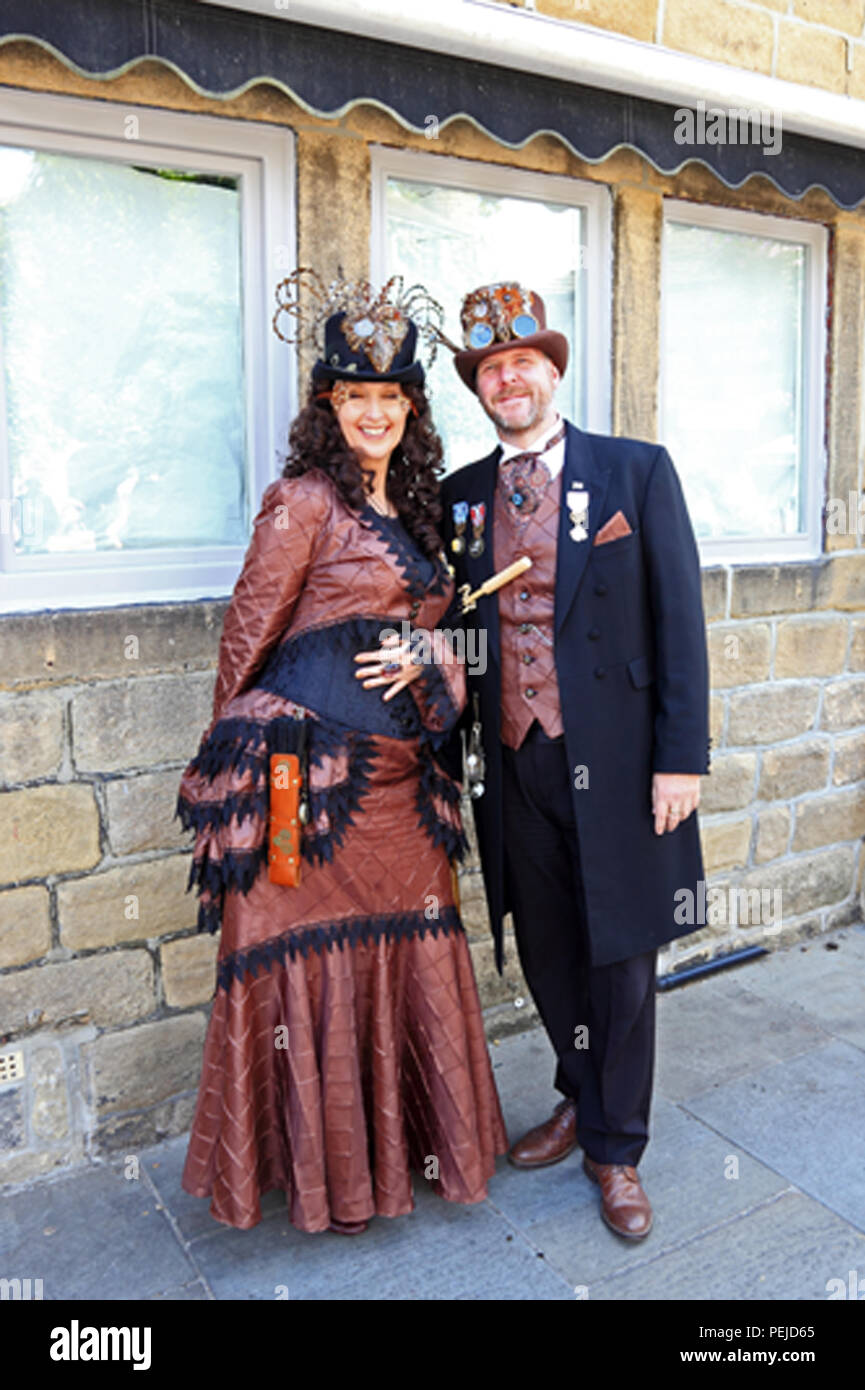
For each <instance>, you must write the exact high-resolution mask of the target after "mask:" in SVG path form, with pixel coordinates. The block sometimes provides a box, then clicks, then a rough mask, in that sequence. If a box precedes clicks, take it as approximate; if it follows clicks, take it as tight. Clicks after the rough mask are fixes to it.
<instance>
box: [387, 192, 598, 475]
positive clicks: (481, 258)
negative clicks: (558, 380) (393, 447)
mask: <svg viewBox="0 0 865 1390" xmlns="http://www.w3.org/2000/svg"><path fill="white" fill-rule="evenodd" d="M386 210H387V232H386V241H387V253H386V254H387V273H388V274H389V275H393V274H400V275H402V276H403V277H404V279H405V282H406V285H411V284H414V283H415V282H418V281H419V282H420V283H421V284H423V285H425V286H426V288H427V289H428V290H429V291H430V293H431V294H432V295H433V297H434V298H435V299H437V300H438V301H439V303H440V304H441V305H442V307H443V308H444V310H445V314H446V320H445V324H444V332H445V333H446V334H447V336H448V337H449V338H450V339H451V340H452V341H453V342H455V343H459V344H460V346H462V341H463V340H462V330H461V328H460V321H459V311H460V305H461V303H462V300H463V297H464V296H465V295H466V294H467V293H468V292H469V290H473V289H476V288H477V287H478V286H479V285H485V284H490V283H492V282H493V281H497V280H517V281H519V282H520V284H522V285H523V286H524V288H525V289H527V290H534V291H535V293H536V294H539V295H540V296H541V298H542V299H543V301H544V304H545V306H546V311H547V326H548V327H549V328H556V329H558V330H559V331H560V332H562V333H564V334H565V336H566V337H567V339H568V342H569V343H570V345H571V358H570V361H569V363H568V370H567V372H566V373H565V376H564V379H563V381H562V384H561V386H560V387H559V389H558V392H557V395H556V402H557V405H558V408H559V410H560V412H561V413H562V415H564V416H565V417H566V418H567V419H570V420H573V421H574V423H575V424H577V425H584V420H585V409H586V400H585V397H586V392H585V381H584V361H585V294H584V287H583V283H582V277H581V271H580V266H581V259H582V257H581V244H582V243H583V242H584V240H585V236H584V229H583V217H584V215H585V214H584V213H583V210H582V209H581V208H579V207H572V206H568V205H567V204H564V203H544V202H539V201H536V200H533V199H528V198H506V197H499V196H498V195H492V194H488V193H476V192H472V191H470V190H466V189H462V188H451V187H445V186H439V185H437V184H429V183H420V182H413V181H411V180H407V179H402V178H394V177H390V178H388V180H387V199H386ZM427 384H428V389H429V391H430V395H431V401H432V409H433V417H434V419H435V423H436V427H437V428H438V430H439V433H440V434H441V436H442V439H443V440H444V444H445V460H446V463H447V469H448V472H453V470H454V469H455V468H459V467H461V466H462V465H463V464H465V463H470V462H472V460H474V459H477V458H481V457H482V456H483V455H485V454H488V453H489V452H490V450H491V449H492V448H493V446H494V445H495V443H496V435H495V431H494V429H493V425H492V423H491V421H489V420H488V419H487V417H486V416H485V415H484V413H483V411H482V410H481V407H480V405H479V404H478V402H477V400H476V399H475V397H474V396H473V395H472V394H471V393H470V392H469V391H467V390H466V388H465V386H463V384H462V382H461V381H460V379H459V377H458V376H457V374H456V372H455V370H454V366H453V358H452V354H451V352H450V351H449V350H448V349H447V348H439V351H438V355H437V357H436V361H435V363H434V364H433V368H432V371H431V372H430V373H428V376H427Z"/></svg>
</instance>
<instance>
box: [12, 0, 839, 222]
mask: <svg viewBox="0 0 865 1390" xmlns="http://www.w3.org/2000/svg"><path fill="white" fill-rule="evenodd" d="M0 23H2V26H3V27H2V33H0V43H6V42H8V41H9V40H11V39H16V38H30V39H34V40H36V41H38V42H41V43H42V44H44V45H46V46H47V47H49V48H50V49H52V50H54V51H55V52H56V53H57V55H58V56H59V57H61V58H62V59H64V60H65V61H66V62H67V63H69V64H72V65H74V66H75V67H76V68H78V69H80V71H81V72H83V73H85V74H86V75H88V76H91V77H107V76H114V75H116V74H117V73H118V72H119V71H121V70H123V69H124V68H127V67H129V66H130V65H131V64H134V63H136V62H138V61H140V60H141V59H143V58H158V59H161V60H162V61H163V62H166V63H169V64H171V65H172V67H174V68H175V69H176V70H177V71H178V72H180V73H181V74H182V75H183V76H184V77H185V78H186V79H187V80H188V81H189V82H190V83H191V84H192V85H193V86H194V87H196V88H197V89H198V90H199V91H201V92H203V93H206V94H207V95H210V96H216V97H228V96H231V95H233V94H235V93H237V92H238V91H240V90H242V89H243V88H246V87H249V86H250V85H252V84H254V83H256V82H272V83H275V84H277V85H278V86H280V87H281V88H283V89H284V90H285V91H286V92H288V93H289V94H290V95H291V96H292V97H294V98H295V99H296V100H298V101H299V102H301V103H302V104H303V105H304V106H306V107H307V108H308V109H309V110H310V111H313V112H315V113H316V114H318V115H322V116H333V115H335V114H337V113H339V112H343V111H345V110H346V109H347V108H348V107H350V106H352V105H354V104H355V103H357V102H363V101H374V102H376V103H377V104H379V105H381V106H383V107H385V108H386V109H387V110H388V111H390V112H391V113H392V114H393V115H394V116H396V117H397V118H398V119H399V120H401V121H402V122H403V123H404V124H405V125H406V126H408V127H411V128H412V129H414V130H419V131H423V130H424V129H425V128H426V121H427V118H428V116H429V115H430V114H431V113H433V114H435V116H436V117H437V119H438V120H439V122H440V124H444V123H445V122H446V121H447V120H449V119H452V118H453V117H455V116H467V117H469V118H471V119H472V120H473V121H474V122H475V123H476V124H477V125H478V126H480V127H481V129H483V130H485V131H487V132H488V133H489V134H490V135H491V136H493V137H494V139H496V140H498V141H500V142H501V143H502V144H504V145H509V146H511V147H514V148H516V147H518V146H520V145H523V144H524V143H525V142H526V141H527V140H530V139H531V138H532V136H533V135H535V134H537V132H539V131H550V132H552V133H554V134H556V135H558V136H559V137H560V138H561V139H562V140H563V141H564V142H565V143H566V144H567V145H569V146H570V148H571V149H572V150H573V151H574V152H575V153H576V154H577V155H579V156H580V157H581V158H582V159H585V160H588V161H591V162H598V161H599V160H602V159H604V158H605V157H606V156H607V155H608V154H610V152H611V151H612V150H615V149H617V148H619V147H620V146H630V147H632V148H633V149H636V150H637V151H639V152H640V153H641V154H643V155H645V156H646V158H647V159H649V160H651V162H652V164H653V165H654V166H655V168H656V169H658V170H660V171H661V172H662V173H665V174H672V173H675V172H676V171H677V170H678V169H680V168H681V167H682V166H683V165H684V164H687V163H689V162H693V161H694V159H695V156H694V155H693V154H691V153H690V152H688V153H686V152H685V147H684V146H682V145H680V144H677V143H676V141H675V139H674V131H675V121H674V114H673V113H674V111H675V110H676V109H677V107H675V106H673V105H672V104H667V103H664V102H658V101H649V100H646V99H645V98H643V97H634V96H627V95H624V94H622V93H620V92H609V91H602V90H601V89H599V88H597V87H587V86H583V85H580V84H579V83H575V82H564V81H562V80H560V79H558V78H545V77H540V76H536V75H534V74H532V73H524V72H517V71H514V70H513V69H509V68H505V67H500V66H497V65H495V64H493V63H478V62H475V61H474V60H472V59H467V58H455V57H451V56H449V55H445V54H439V53H430V52H427V51H424V50H421V49H417V48H409V47H406V46H404V45H400V44H392V43H384V42H382V41H381V40H378V39H368V38H363V37H361V36H359V35H355V34H343V33H338V32H335V31H334V30H330V29H319V28H316V27H314V26H311V25H304V24H294V23H292V22H289V21H288V20H285V19H281V18H275V17H274V18H269V17H265V16H260V15H253V14H248V13H245V12H242V11H238V10H228V9H224V8H222V7H220V6H216V5H205V4H198V3H194V0H62V3H58V0H3V3H2V12H0ZM767 143H768V142H767ZM697 162H698V163H702V164H704V165H706V166H707V167H708V168H710V169H712V170H713V171H714V173H716V174H717V175H718V177H719V178H721V179H722V180H723V182H724V183H725V184H727V185H728V187H730V188H737V187H738V186H739V185H740V184H742V183H744V181H745V180H746V179H747V178H749V177H750V175H751V174H754V173H761V174H765V176H766V177H767V178H769V179H770V180H771V181H772V183H773V184H775V186H776V187H777V188H779V189H780V190H781V191H782V192H783V193H786V194H787V195H788V196H789V197H792V198H801V197H802V195H803V194H804V193H806V192H807V191H808V189H810V188H815V187H816V188H822V189H824V190H825V191H826V192H827V193H828V194H829V196H830V197H831V198H832V199H833V200H834V202H835V203H836V204H837V205H838V206H839V207H841V208H846V209H851V208H855V207H858V206H859V204H860V203H862V202H863V201H865V150H862V149H859V148H857V147H855V146H851V145H844V144H839V143H836V142H833V141H829V140H817V139H814V138H813V137H811V136H807V135H796V134H791V133H787V132H784V138H783V145H782V149H781V150H780V151H779V152H778V153H777V154H774V155H773V154H771V153H770V154H765V153H764V152H763V149H762V148H761V146H760V145H756V144H753V145H744V144H741V145H733V144H731V145H708V144H707V145H702V146H700V154H699V156H698V157H697Z"/></svg>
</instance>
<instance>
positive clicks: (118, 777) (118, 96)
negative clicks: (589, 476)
mask: <svg viewBox="0 0 865 1390" xmlns="http://www.w3.org/2000/svg"><path fill="white" fill-rule="evenodd" d="M716 8H719V9H720V8H727V7H716V6H713V10H714V9H716ZM729 8H730V9H734V8H735V9H746V10H747V11H748V13H752V12H753V13H756V12H757V11H758V10H759V7H757V6H751V7H747V6H745V7H742V6H729ZM838 8H839V10H840V9H841V8H842V7H841V6H840V5H839V7H838ZM640 9H641V7H640V6H639V5H638V4H634V5H633V6H631V7H630V13H633V14H637V12H638V11H639V10H640ZM652 9H653V10H654V6H653V7H652ZM619 10H621V12H622V13H625V14H627V13H628V12H629V7H628V6H624V7H617V12H618V11H619ZM670 13H671V11H670V7H669V5H668V6H667V14H668V15H669V14H670ZM779 13H780V11H779ZM584 17H585V16H584ZM0 82H2V83H6V84H8V85H11V86H21V87H29V88H32V89H36V90H45V91H53V92H68V93H72V94H76V95H81V96H90V97H93V98H95V99H99V100H102V101H116V102H118V103H121V104H129V103H135V104H137V105H152V106H158V107H163V108H174V109H178V110H188V111H201V112H209V113H212V114H219V115H223V116H228V115H230V116H232V117H234V118H236V119H247V120H257V121H273V122H277V123H281V124H284V125H287V126H289V127H290V128H291V129H292V130H293V131H294V132H295V135H296V141H297V168H298V180H297V230H298V258H299V263H300V264H304V263H308V262H309V260H310V259H311V260H312V261H313V262H314V263H315V264H316V265H317V266H318V267H319V268H320V269H321V270H322V272H323V273H325V274H328V273H329V272H330V271H331V270H335V268H336V266H337V264H339V263H341V264H342V265H343V267H344V269H345V270H346V272H347V273H350V274H357V273H363V272H365V271H366V269H367V265H368V247H369V196H368V183H369V167H370V146H371V145H372V144H375V143H383V144H390V145H394V146H397V147H400V148H417V149H422V150H424V151H425V152H431V153H435V154H443V155H452V156H459V157H462V158H465V159H479V160H483V161H485V162H487V163H498V164H501V165H504V166H509V167H520V168H526V169H534V170H539V171H542V172H550V173H555V174H564V175H569V176H571V177H574V178H580V179H591V180H595V181H599V182H602V183H605V184H607V185H608V186H609V187H610V189H611V191H612V196H613V207H614V269H613V305H612V313H613V325H614V334H613V358H612V373H613V393H612V399H613V421H612V430H613V432H614V433H616V434H621V435H635V436H639V437H643V438H648V439H654V438H657V428H658V421H657V400H658V324H659V285H660V232H661V213H662V199H663V197H664V196H665V195H675V196H678V197H682V198H690V199H693V200H694V201H698V202H700V201H707V202H711V203H715V204H720V205H723V206H734V207H741V208H744V209H748V210H752V211H763V212H767V213H772V214H774V215H778V216H786V217H797V218H804V219H809V220H816V221H820V222H824V223H825V224H827V225H828V226H829V227H830V229H831V233H832V259H831V277H832V280H831V295H830V301H831V305H832V316H831V339H830V359H829V363H828V371H827V403H828V417H827V424H828V430H827V442H828V460H829V467H828V475H827V478H826V496H827V498H832V497H837V498H844V499H846V498H847V497H848V495H849V492H850V491H853V492H854V493H856V494H857V495H858V494H859V493H860V492H861V489H862V481H863V479H862V458H861V449H862V417H863V380H862V379H863V370H862V369H863V344H865V288H863V287H865V210H860V211H859V212H857V213H844V212H840V211H839V210H838V209H837V208H836V207H835V206H834V204H833V203H832V202H831V200H830V199H829V198H828V197H827V196H826V195H825V194H824V193H822V192H820V191H819V190H813V191H812V192H810V193H809V194H807V195H806V197H804V198H803V199H801V200H800V201H798V202H793V201H792V200H790V199H787V198H785V197H784V196H783V195H781V194H780V193H779V192H778V191H777V190H776V189H775V188H774V187H773V185H771V184H770V183H769V181H768V180H766V179H764V178H762V177H760V176H754V177H753V178H751V179H750V180H748V182H747V183H746V184H745V185H744V186H743V187H742V188H740V189H736V190H732V189H729V188H726V187H725V186H724V185H723V184H722V183H721V182H720V181H719V180H718V179H717V178H715V176H714V175H713V174H712V173H711V172H710V171H709V170H707V169H706V168H704V167H702V166H691V167H690V168H685V169H683V170H682V171H681V172H680V173H679V174H678V175H676V176H675V177H667V176H664V175H661V174H658V173H657V172H656V171H655V170H654V169H653V168H652V167H651V166H650V165H648V164H647V163H646V162H645V161H644V160H643V159H641V158H640V157H639V156H638V155H637V154H636V153H635V152H633V151H630V150H621V151H618V152H617V153H616V154H614V155H612V156H611V157H610V158H609V159H607V160H605V161H604V162H603V163H601V164H598V165H589V164H585V163H583V162H582V161H580V160H579V159H577V158H576V157H575V156H574V155H573V154H572V153H571V152H570V151H568V150H567V149H566V148H565V147H564V146H563V145H562V144H561V143H560V142H558V141H557V140H555V139H554V138H553V137H551V136H542V137H538V138H537V139H535V140H533V141H531V142H529V144H527V145H526V146H525V147H523V148H522V149H520V150H518V151H514V150H509V149H505V148H503V147H501V146H497V145H496V144H495V142H494V141H492V140H491V139H489V138H488V137H486V136H485V135H484V134H483V133H482V132H480V131H478V130H477V129H476V128H474V127H473V126H472V125H470V124H469V123H468V122H463V121H455V122H452V123H451V124H450V125H448V126H447V127H445V128H443V129H442V131H441V133H440V136H439V138H438V139H437V140H432V141H431V140H427V139H425V138H424V136H423V135H422V134H411V133H408V132H406V131H405V130H404V129H403V128H402V126H400V125H399V124H398V123H397V122H396V121H394V120H393V119H392V118H391V117H389V116H388V115H387V114H386V113H385V112H383V111H380V110H378V109H375V108H364V107H357V108H355V109H353V110H352V111H349V112H347V113H346V114H345V115H344V116H343V117H341V118H340V119H339V120H338V121H331V122H328V121H322V120H318V119H316V118H314V117H312V116H310V115H309V114H308V113H306V112H304V111H302V110H301V109H300V108H298V107H297V106H296V105H295V104H294V103H293V102H292V101H291V100H290V99H289V98H288V97H286V96H285V95H284V94H283V93H281V92H279V91H277V90H275V89H272V88H270V87H268V86H267V85H260V86H257V87H254V88H251V89H250V90H249V91H248V92H245V93H243V94H242V95H241V96H238V97H236V98H233V99H232V100H231V101H225V102H222V101H217V100H215V99H210V98H206V97H203V96H201V95H200V94H198V93H195V92H193V91H192V90H191V89H190V88H189V87H188V86H187V85H186V84H185V82H184V81H183V80H182V79H181V78H180V77H179V76H178V75H177V74H176V73H173V72H171V71H169V70H167V69H165V68H163V67H162V66H161V65H160V64H159V63H158V62H156V61H150V60H148V61H146V62H142V63H140V64H137V65H136V66H135V68H134V69H133V70H131V71H130V72H129V73H126V74H124V75H123V76H122V77H119V78H116V79H112V80H111V81H99V82H96V81H91V80H89V79H87V78H84V77H81V76H80V75H79V74H77V73H74V72H72V71H70V70H69V69H67V68H66V66H65V65H64V64H63V63H61V62H60V61H58V60H57V59H55V58H53V57H51V56H50V55H48V54H46V53H44V52H42V50H40V49H38V48H36V47H35V46H34V45H31V44H27V43H24V42H21V43H15V44H10V45H8V46H6V47H4V48H3V49H2V50H0ZM323 208H326V216H325V217H324V220H323V211H322V209H323ZM323 232H326V235H323ZM824 548H825V554H824V555H823V557H822V558H821V559H820V560H819V561H814V562H813V563H809V564H794V565H766V566H734V567H716V568H712V569H707V570H706V571H705V572H704V599H705V605H706V613H707V617H708V619H709V623H710V646H711V654H712V682H713V696H712V726H713V729H712V732H713V738H714V743H715V748H714V760H713V771H712V774H711V776H710V777H709V778H707V779H704V787H703V808H704V815H703V817H702V833H703V841H704V846H705V852H706V862H707V872H708V873H709V874H710V875H711V876H712V880H711V885H710V886H719V887H722V888H725V889H726V888H728V887H744V888H753V887H756V888H757V889H768V890H770V891H772V890H774V889H775V888H776V887H780V888H781V890H782V903H783V909H782V910H783V921H782V929H781V931H780V932H776V931H774V930H770V931H768V932H767V931H766V930H765V923H764V924H758V925H757V926H756V927H748V928H742V927H739V926H736V927H731V926H730V925H729V923H727V922H716V923H714V924H712V923H709V924H707V925H706V926H705V928H703V929H702V930H701V931H700V932H699V933H698V934H695V935H692V936H689V937H688V938H686V939H684V940H683V941H681V942H679V943H675V944H674V945H673V946H671V947H670V948H669V949H668V950H667V951H666V952H664V953H663V957H662V969H665V970H666V969H671V968H674V967H675V968H678V967H680V966H683V965H686V964H689V963H693V962H694V961H696V960H699V959H704V958H711V957H713V956H715V955H717V954H719V953H725V952H727V951H729V950H731V949H735V948H736V947H738V946H741V945H743V944H751V943H753V942H755V941H756V942H758V943H759V944H763V945H766V946H768V947H770V948H772V949H774V948H775V947H777V946H778V945H779V944H780V945H785V944H789V943H790V942H792V941H795V940H797V939H798V938H800V937H802V936H808V935H813V934H815V933H817V932H820V931H822V930H826V929H829V928H831V927H835V926H838V925H840V924H841V923H845V922H850V921H854V920H858V919H859V916H860V913H861V903H860V897H859V895H860V893H861V890H862V851H861V843H860V839H861V836H862V834H863V830H865V741H863V732H862V726H863V724H865V617H863V616H862V614H863V612H865V551H863V548H862V536H861V534H860V533H859V532H858V531H855V532H848V533H847V534H839V535H835V534H828V535H827V536H826V537H825V541H824ZM60 602H62V596H61V595H58V604H59V603H60ZM224 610H225V602H224V601H220V602H214V601H202V602H197V603H178V604H153V605H140V606H132V607H126V608H106V609H101V610H96V611H93V612H89V613H88V612H74V611H68V610H65V611H64V610H62V609H60V608H58V609H56V610H52V611H50V612H46V613H38V614H32V615H18V616H12V617H6V618H0V768H2V775H3V782H2V784H0V843H2V844H3V846H4V853H3V855H2V856H0V862H2V866H3V867H2V872H0V1061H2V1059H4V1058H7V1057H9V1056H10V1055H11V1054H14V1053H21V1054H22V1059H23V1063H24V1075H23V1077H22V1078H20V1079H17V1080H16V1079H15V1078H14V1076H13V1077H12V1079H10V1080H9V1081H7V1082H5V1083H4V1082H3V1080H2V1079H0V1181H3V1180H6V1181H19V1180H23V1179H26V1178H28V1177H30V1176H32V1175H34V1174H38V1173H46V1172H50V1171H52V1170H56V1169H59V1168H63V1167H66V1166H69V1165H70V1164H74V1163H78V1162H82V1161H84V1160H86V1159H88V1158H92V1157H93V1156H95V1155H97V1154H100V1153H104V1152H115V1151H120V1152H124V1151H126V1150H128V1149H130V1148H131V1149H137V1148H138V1147H140V1146H141V1145H143V1144H146V1143H148V1142H152V1141H153V1140H155V1139H157V1138H159V1137H161V1136H163V1135H169V1134H175V1133H180V1132H182V1131H183V1130H184V1129H185V1128H186V1127H187V1126H188V1123H189V1120H190V1115H191V1107H192V1104H193V1102H194V1098H195V1087H196V1085H197V1080H198V1074H199V1068H200V1061H201V1046H202V1041H203V1036H204V1029H205V1026H206V1017H207V1008H208V1001H209V999H210V996H211V994H212V989H213V963H214V956H215V950H216V942H215V941H214V940H213V939H212V938H210V937H200V936H198V935H197V934H196V932H195V929H194V922H195V915H196V904H195V898H194V896H193V895H192V894H188V895H187V894H186V892H185V884H186V877H187V872H188V867H189V849H190V845H191V836H182V835H181V834H180V833H179V823H178V822H177V821H175V820H173V819H172V817H173V811H174V802H175V797H176V793H177V785H178V782H179V778H180V773H181V771H182V769H183V767H184V766H185V764H186V762H187V761H188V759H189V758H190V757H191V756H192V754H193V753H194V751H195V749H196V747H197V744H198V740H199V738H200V735H201V732H202V730H203V728H204V727H205V726H206V725H207V723H208V722H209V718H210V706H211V695H212V688H213V679H214V665H215V659H216V653H217V646H218V639H219V632H220V628H221V621H222V616H223V613H224ZM469 823H470V817H469ZM461 893H462V909H463V917H464V920H465V922H466V926H467V930H468V932H469V936H470V940H471V949H472V954H473V957H474V962H475V968H476V971H477V975H478V980H479V985H480V989H481V995H482V999H483V1002H484V1005H485V1007H486V1010H487V1021H488V1031H489V1036H490V1038H491V1040H492V1041H493V1043H494V1042H495V1039H496V1038H497V1037H501V1036H504V1035H505V1034H506V1033H507V1032H509V1031H511V1030H513V1029H518V1028H521V1027H523V1026H525V1024H526V1023H527V1022H529V1021H530V1020H531V1019H532V1018H533V1017H534V1011H533V1006H532V1005H531V1002H530V1000H529V997H528V994H527V991H526V989H525V985H524V983H523V981H522V979H521V976H520V973H519V970H518V967H517V965H516V962H515V952H514V948H513V942H512V938H511V937H510V935H509V936H508V938H507V939H508V942H509V945H508V957H509V959H508V965H507V968H506V971H505V975H504V977H503V978H500V977H499V976H498V975H497V973H496V971H495V968H494V965H493V961H492V951H491V948H490V938H489V932H488V926H487V921H486V913H485V906H484V899H483V891H482V886H481V879H480V872H479V868H478V865H477V860H476V858H475V859H473V861H472V862H471V863H470V864H469V865H468V866H467V868H466V870H465V872H464V873H463V875H462V878H461ZM773 925H774V924H773Z"/></svg>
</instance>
